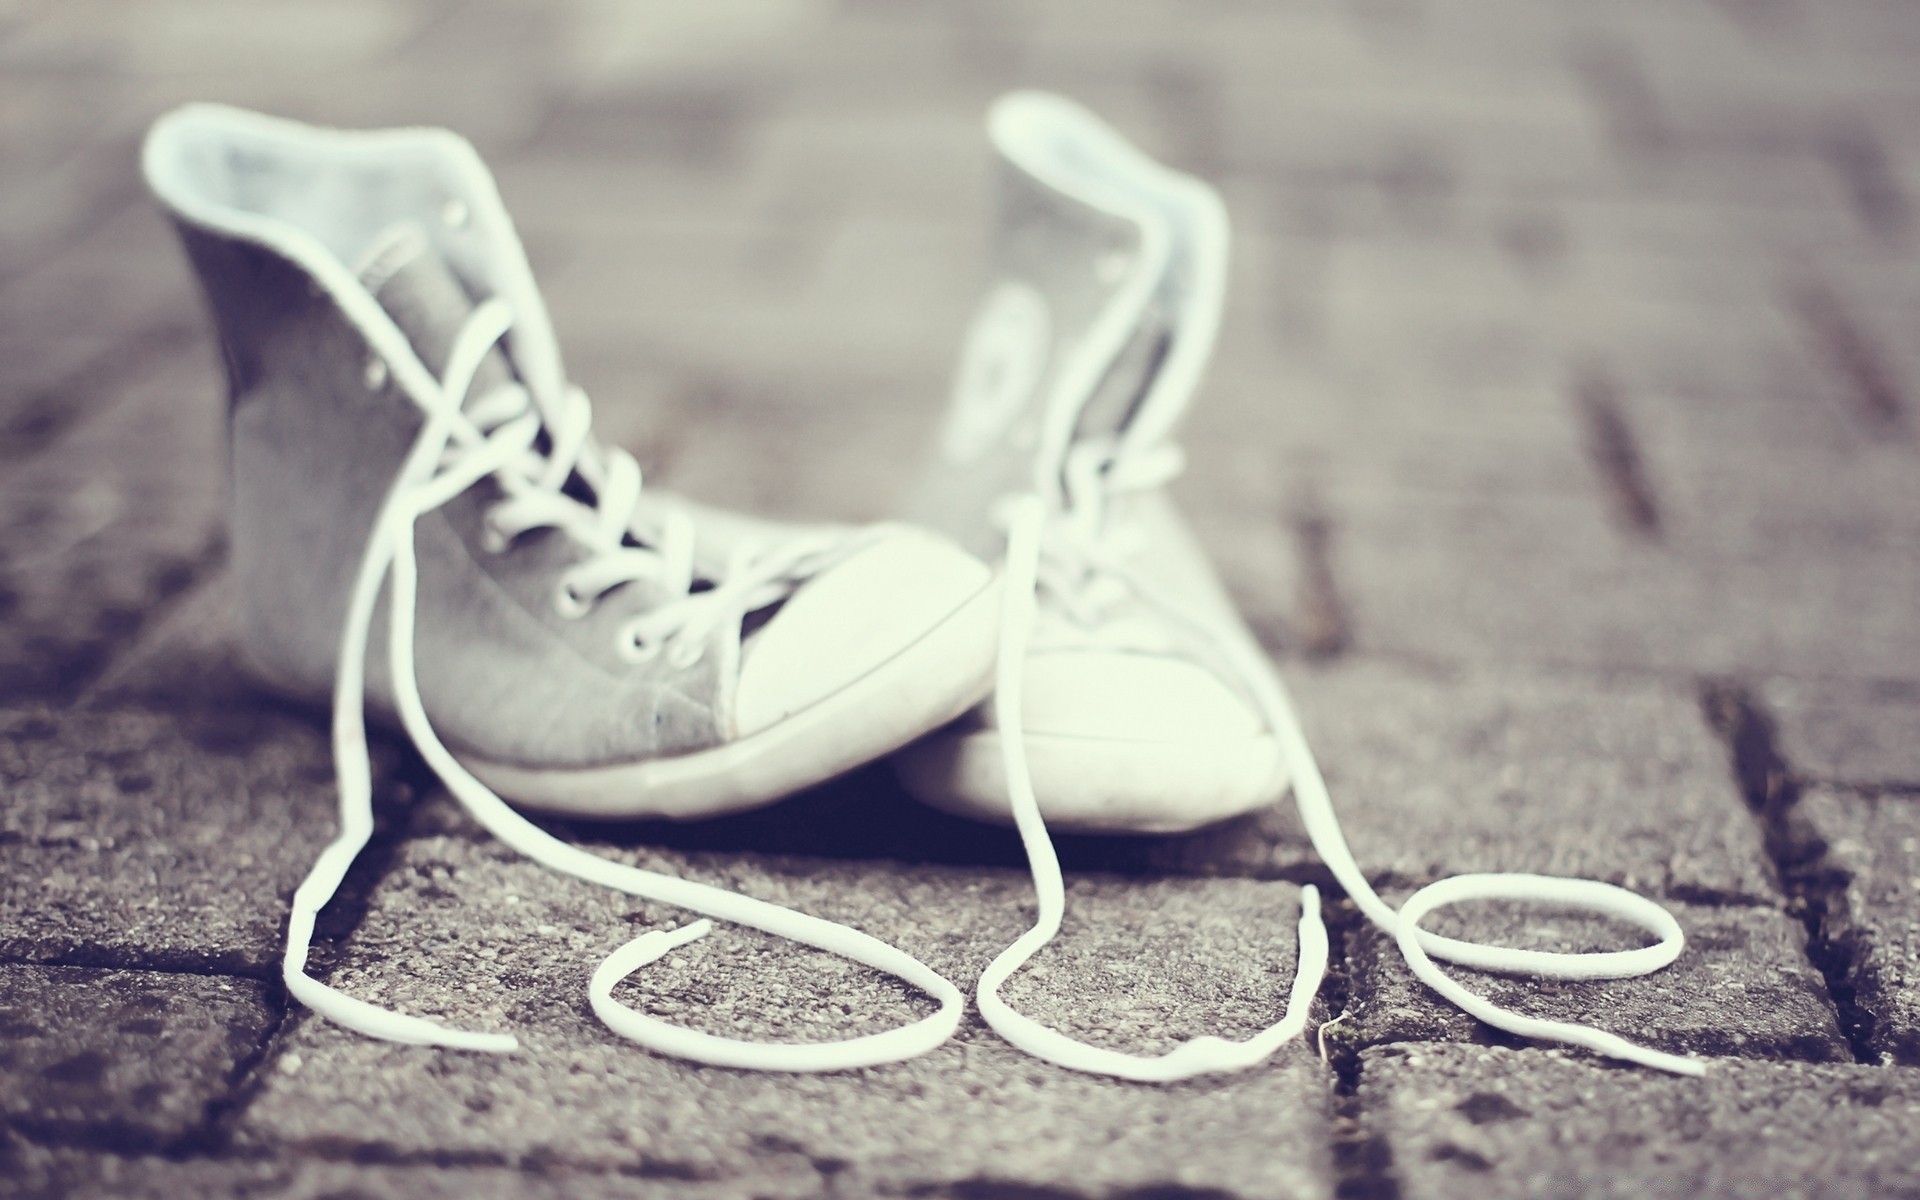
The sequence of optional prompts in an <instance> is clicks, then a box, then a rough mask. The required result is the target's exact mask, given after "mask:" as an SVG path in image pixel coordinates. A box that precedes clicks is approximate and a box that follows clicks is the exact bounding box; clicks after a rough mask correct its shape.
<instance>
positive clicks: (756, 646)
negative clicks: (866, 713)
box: [734, 530, 993, 737]
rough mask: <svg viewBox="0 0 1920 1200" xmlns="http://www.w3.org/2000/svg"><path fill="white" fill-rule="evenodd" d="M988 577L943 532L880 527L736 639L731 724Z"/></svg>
mask: <svg viewBox="0 0 1920 1200" xmlns="http://www.w3.org/2000/svg"><path fill="white" fill-rule="evenodd" d="M992 579H993V571H992V569H991V568H989V567H988V566H987V565H986V564H985V563H983V562H981V561H980V560H979V559H977V558H975V557H974V556H973V555H971V554H968V553H967V552H966V551H964V550H962V549H960V548H959V547H958V546H956V545H954V544H953V543H951V542H948V541H946V540H945V539H944V538H940V537H937V536H935V535H933V534H930V533H922V532H919V531H917V530H900V531H898V532H893V533H889V534H888V535H886V536H885V537H883V538H881V539H880V540H879V541H877V542H876V543H875V544H874V545H872V546H869V547H868V548H867V549H865V550H862V551H860V552H859V553H857V554H855V555H853V556H852V557H851V558H849V559H847V560H846V561H845V562H843V563H840V564H839V565H838V566H835V567H832V568H830V569H829V570H827V571H825V572H823V573H822V574H821V575H819V576H818V577H816V578H814V579H813V580H811V581H809V582H808V583H807V584H805V585H804V586H803V587H801V588H800V589H799V590H798V591H796V592H795V593H794V594H793V595H792V597H790V598H789V599H788V600H787V601H786V603H785V604H783V605H781V607H780V611H779V612H778V613H776V614H775V615H774V617H773V619H772V620H771V621H769V622H768V623H767V624H766V626H765V627H764V628H762V629H761V630H759V631H758V632H757V633H755V634H754V635H753V637H752V638H751V639H750V640H749V642H748V644H747V645H746V647H745V648H744V649H743V660H742V663H741V667H740V679H739V687H738V691H737V692H736V694H735V697H734V732H735V736H737V737H746V736H747V735H749V734H753V733H758V732H760V731H761V730H763V729H767V728H770V727H772V726H774V725H776V724H778V723H779V722H781V721H783V720H786V719H787V718H788V717H791V716H792V715H794V714H795V713H798V712H801V711H802V710H804V709H806V708H809V707H811V706H812V705H814V704H817V703H819V702H820V701H821V700H824V699H826V698H827V697H828V696H831V695H833V694H834V693H835V692H838V691H840V690H842V689H843V688H846V687H848V686H849V685H851V684H853V683H854V682H855V681H857V680H859V679H861V678H862V677H864V676H866V675H867V674H869V673H870V672H872V671H873V670H874V669H875V668H877V667H879V666H880V665H881V664H883V663H885V662H887V661H888V660H890V659H892V658H893V657H895V656H896V655H898V654H899V653H901V652H902V651H903V650H905V649H907V648H908V647H909V646H912V645H913V644H914V643H915V642H917V641H919V640H920V639H921V638H923V637H925V636H926V635H927V634H928V633H929V632H931V631H932V630H933V629H934V628H936V627H937V626H939V625H940V624H941V622H943V621H945V620H946V619H947V618H948V617H950V616H952V615H953V614H954V613H955V612H956V611H957V610H959V609H960V608H961V607H962V606H963V605H964V604H965V603H966V602H967V601H968V600H969V599H970V598H972V597H974V596H976V595H978V594H979V593H980V591H981V590H982V589H983V588H985V587H987V586H988V585H989V584H990V583H991V582H992Z"/></svg>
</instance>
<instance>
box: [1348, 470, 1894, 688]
mask: <svg viewBox="0 0 1920 1200" xmlns="http://www.w3.org/2000/svg"><path fill="white" fill-rule="evenodd" d="M1329 507H1330V509H1331V519H1332V521H1333V525H1334V528H1335V530H1336V531H1337V536H1338V538H1339V547H1340V561H1341V563H1342V564H1343V568H1344V570H1343V576H1342V585H1343V587H1344V589H1345V592H1346V595H1347V596H1348V598H1349V600H1350V602H1351V604H1352V606H1353V609H1354V625H1355V631H1356V633H1355V637H1356V643H1357V645H1358V646H1359V647H1360V648H1363V649H1371V650H1375V651H1378V652H1381V653H1386V654H1392V655H1408V656H1417V657H1419V658H1421V659H1424V660H1427V661H1440V662H1477V663H1492V662H1508V663H1531V664H1542V665H1557V666H1583V667H1588V668H1595V669H1602V670H1622V669H1634V670H1644V671H1654V672H1666V673H1674V674H1681V673H1689V674H1691V673H1717V674H1724V673H1734V672H1739V671H1766V672H1772V673H1780V674H1795V675H1800V674H1804V675H1808V676H1822V675H1824V676H1828V677H1832V676H1841V677H1853V678H1864V679H1878V678H1888V677H1893V678H1896V679H1905V678H1911V677H1914V676H1916V675H1920V640H1916V639H1915V638H1914V637H1913V635H1912V623H1911V622H1910V621H1908V620H1907V619H1906V616H1905V612H1904V609H1903V608H1902V607H1901V606H1902V604H1903V603H1904V601H1903V600H1902V599H1901V598H1902V597H1905V596H1910V595H1912V594H1914V592H1915V590H1916V589H1920V558H1914V557H1911V556H1908V555H1905V554H1904V553H1898V552H1892V547H1884V546H1883V545H1877V544H1875V540H1874V539H1872V538H1871V537H1870V536H1863V537H1857V538H1854V539H1851V540H1847V541H1831V542H1829V543H1828V544H1827V545H1826V546H1825V547H1822V548H1813V547H1809V546H1805V545H1801V546H1794V547H1792V548H1790V549H1789V548H1788V547H1786V546H1779V547H1776V548H1775V549H1774V550H1772V551H1767V552H1759V553H1756V554H1755V555H1754V556H1753V557H1748V558H1732V559H1716V558H1714V557H1711V556H1710V551H1709V550H1707V549H1706V547H1707V546H1708V544H1709V539H1710V535H1711V533H1712V531H1711V530H1706V529H1702V530H1700V531H1699V535H1698V536H1697V537H1694V538H1690V539H1689V541H1688V543H1687V544H1678V543H1677V540H1676V539H1668V540H1666V541H1664V542H1662V543H1661V544H1647V543H1646V542H1644V541H1640V540H1637V539H1634V538H1632V537H1630V536H1625V535H1622V534H1620V533H1617V532H1615V531H1614V530H1612V529H1610V528H1608V527H1607V522H1606V516H1605V511H1604V509H1603V508H1602V507H1601V506H1600V505H1598V504H1594V503H1592V502H1590V501H1589V502H1582V501H1579V500H1575V499H1572V498H1565V499H1563V498H1561V497H1557V496H1549V495H1543V496H1540V497H1537V498H1535V499H1532V500H1530V501H1529V502H1528V503H1525V504H1517V503H1514V501H1513V498H1512V497H1511V496H1487V497H1484V498H1471V499H1463V498H1455V497H1439V496H1423V497H1410V496H1403V497H1398V498H1393V499H1385V498H1382V497H1379V496H1360V495H1357V494H1349V495H1345V496H1338V497H1335V498H1333V499H1332V500H1330V503H1329ZM1833 613H1846V614H1848V619H1847V620H1846V621H1844V622H1838V621H1835V620H1834V619H1833V617H1832V616H1831V614H1833Z"/></svg>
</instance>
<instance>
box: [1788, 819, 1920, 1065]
mask: <svg viewBox="0 0 1920 1200" xmlns="http://www.w3.org/2000/svg"><path fill="white" fill-rule="evenodd" d="M1794 816H1795V818H1796V820H1798V821H1800V822H1804V823H1805V825H1806V826H1807V827H1808V828H1810V829H1811V830H1812V831H1813V833H1814V834H1815V835H1816V836H1817V837H1818V838H1819V839H1820V841H1821V842H1822V843H1824V847H1825V853H1824V854H1823V855H1822V856H1821V857H1820V858H1819V859H1818V860H1816V861H1814V862H1812V863H1810V864H1808V866H1807V867H1806V871H1807V873H1808V875H1809V876H1810V877H1811V878H1812V879H1813V880H1814V881H1815V885H1816V887H1817V888H1818V889H1819V891H1820V893H1821V894H1822V895H1823V896H1824V902H1825V907H1826V914H1825V921H1824V929H1823V933H1824V935H1825V937H1826V939H1827V941H1828V942H1829V943H1830V944H1831V945H1832V946H1833V947H1834V951H1835V953H1836V954H1837V955H1838V956H1839V958H1840V960H1841V962H1842V964H1843V969H1844V970H1845V972H1846V977H1847V980H1848V982H1849V984H1850V985H1851V987H1852V989H1853V997H1852V999H1853V1003H1854V1004H1855V1005H1857V1006H1858V1008H1859V1012H1860V1017H1861V1020H1862V1024H1863V1025H1864V1027H1865V1029H1864V1032H1865V1034H1866V1038H1867V1044H1868V1046H1869V1047H1870V1048H1871V1050H1872V1051H1873V1052H1874V1053H1877V1054H1879V1055H1881V1056H1882V1057H1883V1058H1886V1059H1889V1060H1891V1061H1894V1062H1899V1063H1903V1064H1905V1065H1908V1066H1915V1065H1920V802H1916V801H1915V800H1914V798H1913V797H1910V796H1877V797H1876V796H1856V795H1845V794H1841V793H1837V792H1830V791H1824V790H1816V791H1814V792H1811V793H1809V794H1808V795H1806V796H1805V797H1803V798H1802V799H1801V801H1800V804H1799V806H1798V807H1797V808H1796V809H1795V810H1794Z"/></svg>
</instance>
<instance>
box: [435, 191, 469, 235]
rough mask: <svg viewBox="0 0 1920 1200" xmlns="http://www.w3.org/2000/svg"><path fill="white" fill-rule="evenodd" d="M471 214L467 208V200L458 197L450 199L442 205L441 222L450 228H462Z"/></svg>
mask: <svg viewBox="0 0 1920 1200" xmlns="http://www.w3.org/2000/svg"><path fill="white" fill-rule="evenodd" d="M471 215H472V214H471V213H470V212H469V211H468V209H467V202H466V201H465V200H461V199H459V198H458V197H456V198H454V199H452V200H449V201H447V202H446V203H445V204H442V205H441V206H440V222H441V224H443V225H445V226H446V227H447V228H448V229H460V228H463V227H465V225H466V223H467V220H468V218H469V217H470V216H471Z"/></svg>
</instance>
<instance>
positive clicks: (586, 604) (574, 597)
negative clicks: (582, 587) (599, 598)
mask: <svg viewBox="0 0 1920 1200" xmlns="http://www.w3.org/2000/svg"><path fill="white" fill-rule="evenodd" d="M592 608H593V601H591V600H588V599H587V598H586V597H584V596H582V595H581V594H580V593H579V592H577V591H575V590H574V588H573V584H572V582H571V581H569V580H565V579H562V580H561V581H560V586H558V587H556V588H554V589H553V611H554V613H555V614H557V615H558V616H561V617H564V618H566V619H567V620H569V621H577V620H579V619H580V618H581V617H584V616H586V615H587V613H588V611H589V610H591V609H592Z"/></svg>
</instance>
